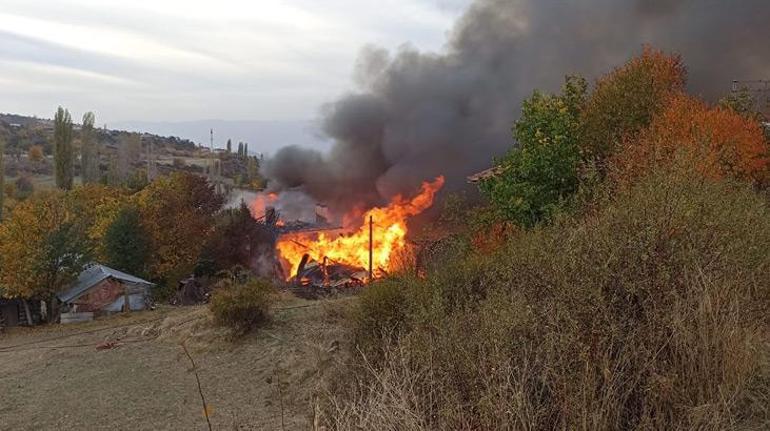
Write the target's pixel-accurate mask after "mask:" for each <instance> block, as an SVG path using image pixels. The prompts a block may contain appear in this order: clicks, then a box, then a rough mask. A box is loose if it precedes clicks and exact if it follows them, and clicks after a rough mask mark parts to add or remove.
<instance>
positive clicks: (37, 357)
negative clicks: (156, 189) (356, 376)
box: [0, 297, 346, 430]
mask: <svg viewBox="0 0 770 431" xmlns="http://www.w3.org/2000/svg"><path fill="white" fill-rule="evenodd" d="M345 301H346V300H345V299H340V300H335V301H328V302H306V301H302V300H299V299H294V298H288V297H287V298H283V299H282V300H281V301H280V302H279V303H278V304H277V306H276V308H277V310H276V311H275V318H274V321H273V322H272V323H271V324H270V325H269V326H268V327H266V328H265V329H264V330H260V331H258V332H256V333H253V334H251V335H248V336H246V337H245V338H242V339H238V340H233V339H232V338H231V337H230V336H229V334H228V332H227V331H226V330H224V329H222V328H218V327H216V326H214V325H213V324H212V323H211V318H210V314H209V312H208V310H207V309H206V308H204V307H187V308H169V307H164V308H160V309H158V310H155V311H148V312H142V313H132V314H130V315H127V316H125V315H118V316H112V317H109V318H103V319H98V320H96V321H94V322H89V323H83V324H73V325H66V326H64V325H55V326H48V327H40V328H32V329H29V328H16V329H13V330H10V331H6V333H5V334H3V335H0V429H3V430H71V429H78V430H82V429H88V430H94V429H112V430H115V429H134V430H166V429H168V430H171V429H173V430H197V429H200V430H205V429H208V425H207V423H206V417H205V415H204V409H203V405H202V401H201V397H200V394H199V391H198V386H197V383H196V375H195V373H196V372H195V371H193V369H192V365H191V363H190V360H189V359H188V357H187V355H186V354H185V353H184V350H183V348H182V343H184V344H185V346H186V347H187V350H188V351H189V353H190V355H191V357H192V358H193V360H194V361H195V363H196V371H197V374H198V377H199V378H200V385H201V388H202V393H203V395H204V397H205V399H206V404H207V406H208V412H209V416H210V420H211V424H212V427H213V429H217V430H219V429H237V430H269V429H276V430H280V429H286V430H294V429H311V428H312V427H313V421H314V411H315V399H316V395H317V391H318V388H319V384H320V382H321V378H322V377H323V375H324V373H325V372H327V370H328V369H330V368H331V366H330V365H331V364H332V363H333V362H334V361H335V359H336V355H338V351H337V350H338V349H337V345H338V343H339V341H340V337H342V332H341V329H340V328H341V326H340V321H339V320H338V317H335V316H336V314H335V313H334V312H330V310H336V309H338V308H339V307H340V306H342V307H344V305H345V304H344V303H345Z"/></svg>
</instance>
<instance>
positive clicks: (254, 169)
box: [246, 157, 259, 184]
mask: <svg viewBox="0 0 770 431" xmlns="http://www.w3.org/2000/svg"><path fill="white" fill-rule="evenodd" d="M246 176H247V178H248V183H249V184H251V183H252V182H253V181H255V180H258V179H259V159H257V158H256V157H249V158H248V159H247V162H246Z"/></svg>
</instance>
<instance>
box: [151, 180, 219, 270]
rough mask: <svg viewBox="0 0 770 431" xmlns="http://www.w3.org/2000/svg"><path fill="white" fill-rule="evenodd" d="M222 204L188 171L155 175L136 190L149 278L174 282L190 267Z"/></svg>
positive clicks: (212, 188) (201, 181) (214, 193)
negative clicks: (146, 242) (146, 239)
mask: <svg viewBox="0 0 770 431" xmlns="http://www.w3.org/2000/svg"><path fill="white" fill-rule="evenodd" d="M223 203H224V199H223V197H222V196H221V195H219V194H217V193H216V192H215V191H214V186H213V185H211V184H209V183H208V181H207V180H206V179H205V178H203V177H200V176H197V175H193V174H190V173H187V172H175V173H173V174H171V175H169V176H165V177H161V178H158V179H157V180H155V181H153V182H152V183H151V184H149V185H148V186H147V187H145V188H144V189H143V190H142V191H141V192H139V193H137V195H136V205H137V207H138V209H139V214H140V216H141V221H142V226H143V227H144V229H145V231H146V232H147V235H148V237H149V240H150V250H151V252H150V257H149V265H148V271H149V274H150V276H151V277H152V278H154V279H155V280H158V281H167V282H169V283H171V284H173V283H174V282H175V281H176V280H178V279H180V278H181V277H184V276H186V275H187V274H189V273H190V272H191V271H192V270H193V268H194V267H195V263H196V262H197V260H198V257H199V256H200V252H201V249H202V248H203V245H204V243H205V241H206V240H207V238H208V235H209V234H210V232H211V231H212V229H213V226H214V215H215V214H216V213H217V211H219V209H220V208H221V207H222V204H223Z"/></svg>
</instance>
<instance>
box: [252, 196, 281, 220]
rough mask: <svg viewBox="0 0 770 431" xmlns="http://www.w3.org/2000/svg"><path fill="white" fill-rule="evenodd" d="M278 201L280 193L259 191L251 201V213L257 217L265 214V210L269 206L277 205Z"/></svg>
mask: <svg viewBox="0 0 770 431" xmlns="http://www.w3.org/2000/svg"><path fill="white" fill-rule="evenodd" d="M277 201H278V194H276V193H259V194H257V197H256V198H255V199H254V200H253V201H252V202H251V205H250V209H251V215H252V216H253V217H255V218H259V217H262V216H264V215H265V210H267V208H268V207H271V206H273V205H275V203H276V202H277Z"/></svg>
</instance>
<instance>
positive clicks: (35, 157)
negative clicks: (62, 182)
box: [27, 145, 45, 162]
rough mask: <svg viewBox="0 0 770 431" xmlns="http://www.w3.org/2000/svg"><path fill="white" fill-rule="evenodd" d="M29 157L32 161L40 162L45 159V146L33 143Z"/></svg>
mask: <svg viewBox="0 0 770 431" xmlns="http://www.w3.org/2000/svg"><path fill="white" fill-rule="evenodd" d="M27 157H28V158H29V160H30V161H33V162H40V161H42V160H43V158H44V157H45V155H44V154H43V147H41V146H40V145H33V146H31V147H29V150H28V151H27Z"/></svg>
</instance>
